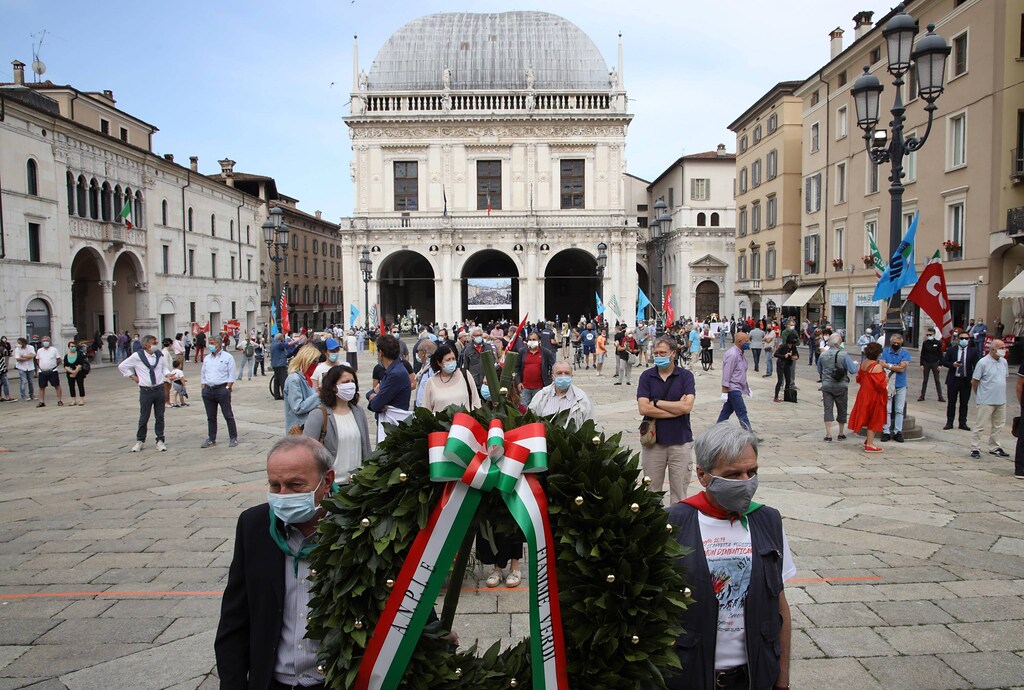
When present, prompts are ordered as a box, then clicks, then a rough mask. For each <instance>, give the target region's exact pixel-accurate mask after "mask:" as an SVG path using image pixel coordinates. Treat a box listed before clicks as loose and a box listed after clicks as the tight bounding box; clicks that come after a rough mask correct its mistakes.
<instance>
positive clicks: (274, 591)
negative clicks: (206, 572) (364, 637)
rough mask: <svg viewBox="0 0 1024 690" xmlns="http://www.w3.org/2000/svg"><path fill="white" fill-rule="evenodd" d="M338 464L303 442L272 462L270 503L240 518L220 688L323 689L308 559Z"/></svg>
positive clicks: (291, 440) (281, 450) (273, 452)
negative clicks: (309, 620)
mask: <svg viewBox="0 0 1024 690" xmlns="http://www.w3.org/2000/svg"><path fill="white" fill-rule="evenodd" d="M333 462H334V458H333V457H332V456H331V454H330V453H329V452H328V451H327V449H326V448H324V447H323V446H322V445H320V444H319V443H317V442H316V441H315V440H314V439H311V438H308V437H306V436H286V437H284V438H282V439H280V440H279V441H277V443H275V444H274V445H273V447H272V448H271V449H270V452H269V453H268V454H267V482H268V485H269V493H268V494H267V500H268V502H267V503H264V504H262V505H258V506H255V507H253V508H249V509H248V510H246V511H244V512H243V513H242V515H241V516H240V517H239V518H238V526H237V528H236V530H235V551H234V556H233V557H232V559H231V567H230V569H229V570H228V582H227V586H226V587H225V589H224V598H223V600H222V602H221V614H220V623H219V625H218V626H217V638H216V641H215V642H214V652H215V653H216V657H217V670H218V672H219V675H220V682H221V687H225V688H246V687H250V688H276V687H298V686H313V687H323V685H322V684H323V682H324V677H323V675H322V674H321V673H320V672H319V671H318V670H317V664H318V662H317V651H318V649H319V647H320V643H319V640H311V639H306V616H308V615H309V601H310V598H311V596H312V592H311V588H312V583H311V582H310V581H309V576H310V575H311V574H313V573H311V572H310V568H309V553H310V551H312V549H313V547H314V546H315V544H316V527H317V523H318V522H319V521H320V518H321V517H322V516H323V514H324V511H323V509H321V508H320V501H322V500H323V499H324V497H326V496H328V495H330V494H331V493H332V492H333V491H334V489H335V488H336V487H335V486H334V470H333V469H332V464H333Z"/></svg>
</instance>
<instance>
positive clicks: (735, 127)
mask: <svg viewBox="0 0 1024 690" xmlns="http://www.w3.org/2000/svg"><path fill="white" fill-rule="evenodd" d="M801 84H802V82H800V81H784V82H779V83H778V84H776V85H775V86H773V87H772V88H771V89H769V90H768V92H767V93H765V94H764V95H763V96H761V98H759V99H758V100H757V102H755V103H754V104H753V105H752V106H750V107H749V108H748V109H747V110H746V111H745V112H744V113H743V114H742V115H740V116H739V117H738V118H736V120H735V121H733V123H732V124H730V125H729V129H730V131H732V132H734V133H735V134H736V183H735V195H736V216H737V221H736V258H735V265H736V266H737V268H738V270H737V276H736V300H737V305H736V306H737V316H739V317H744V316H748V315H750V316H753V317H754V318H758V317H761V316H765V317H767V318H775V317H777V316H780V315H781V314H782V313H783V309H784V305H785V304H786V302H787V300H790V299H792V300H794V301H799V300H800V299H804V298H803V295H807V298H806V299H804V302H805V303H806V301H807V300H808V299H809V298H810V297H811V295H810V294H808V293H809V289H808V288H809V285H808V284H807V283H805V282H804V281H803V271H802V270H801V264H802V258H801V257H802V253H801V251H800V179H801V176H800V171H801V166H802V160H801V143H800V142H801V136H802V134H801V133H802V122H803V121H802V114H803V101H802V99H800V98H798V97H797V96H796V95H795V90H796V89H797V88H798V87H799V86H800V85H801ZM739 269H742V270H739ZM820 284H821V283H820V281H818V282H812V283H810V285H812V286H815V289H814V292H820V290H818V289H817V288H818V287H820ZM801 306H802V304H801ZM785 309H786V310H787V312H788V313H795V311H794V310H793V308H792V307H786V308H785Z"/></svg>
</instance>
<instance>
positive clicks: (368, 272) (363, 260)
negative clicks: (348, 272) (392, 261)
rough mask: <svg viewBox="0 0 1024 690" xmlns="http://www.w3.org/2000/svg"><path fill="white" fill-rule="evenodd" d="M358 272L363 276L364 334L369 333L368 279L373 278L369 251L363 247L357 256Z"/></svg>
mask: <svg viewBox="0 0 1024 690" xmlns="http://www.w3.org/2000/svg"><path fill="white" fill-rule="evenodd" d="M359 271H360V272H361V273H362V274H363V307H365V309H366V311H364V312H363V313H364V314H365V315H366V316H365V318H364V323H365V327H366V332H367V333H369V332H370V278H372V277H373V261H372V260H371V259H370V250H369V249H368V248H367V247H363V252H362V254H360V256H359Z"/></svg>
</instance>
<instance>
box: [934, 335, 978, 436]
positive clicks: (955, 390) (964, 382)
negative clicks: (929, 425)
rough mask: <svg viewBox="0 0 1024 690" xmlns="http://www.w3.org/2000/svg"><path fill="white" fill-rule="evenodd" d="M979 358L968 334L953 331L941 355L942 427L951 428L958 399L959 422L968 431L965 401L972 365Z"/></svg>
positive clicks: (969, 393)
mask: <svg viewBox="0 0 1024 690" xmlns="http://www.w3.org/2000/svg"><path fill="white" fill-rule="evenodd" d="M980 358H981V355H980V353H979V352H978V348H977V347H975V346H974V343H973V342H972V340H971V337H970V334H969V333H967V332H966V331H963V330H961V329H956V330H955V331H953V337H952V339H951V340H950V341H949V347H947V348H946V354H945V355H943V357H942V366H944V367H946V369H947V370H948V371H947V372H946V400H947V401H948V402H947V403H946V426H944V427H942V428H943V429H952V428H953V417H954V415H956V413H957V409H956V402H957V398H959V399H960V413H959V424H960V428H961V429H963V430H964V431H970V430H971V428H970V427H969V426H967V403H968V402H970V400H971V377H972V376H974V367H975V366H977V364H978V360H979V359H980Z"/></svg>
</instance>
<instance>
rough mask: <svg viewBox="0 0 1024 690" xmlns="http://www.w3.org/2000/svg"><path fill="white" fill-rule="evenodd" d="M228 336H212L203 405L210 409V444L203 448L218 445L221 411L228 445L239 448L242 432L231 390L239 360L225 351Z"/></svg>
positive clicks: (205, 362) (203, 376) (205, 366)
mask: <svg viewBox="0 0 1024 690" xmlns="http://www.w3.org/2000/svg"><path fill="white" fill-rule="evenodd" d="M229 337H230V336H228V335H227V334H226V333H224V334H221V335H214V336H210V340H209V344H208V345H207V349H208V350H209V354H207V356H206V359H204V360H203V368H202V371H201V379H200V380H201V382H202V389H203V405H205V406H206V429H207V435H206V440H205V441H203V443H202V445H200V446H199V447H200V448H211V447H213V446H215V445H217V408H220V411H221V413H222V414H223V415H224V421H225V422H226V423H227V425H228V445H229V446H231V447H232V448H234V447H235V446H237V445H238V429H237V428H236V426H235V413H234V412H233V411H232V410H231V388H232V387H233V386H234V385H235V360H234V358H233V357H232V356H231V354H230V353H228V352H226V351H225V350H224V345H225V344H226V343H227V341H228V338H229Z"/></svg>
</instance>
